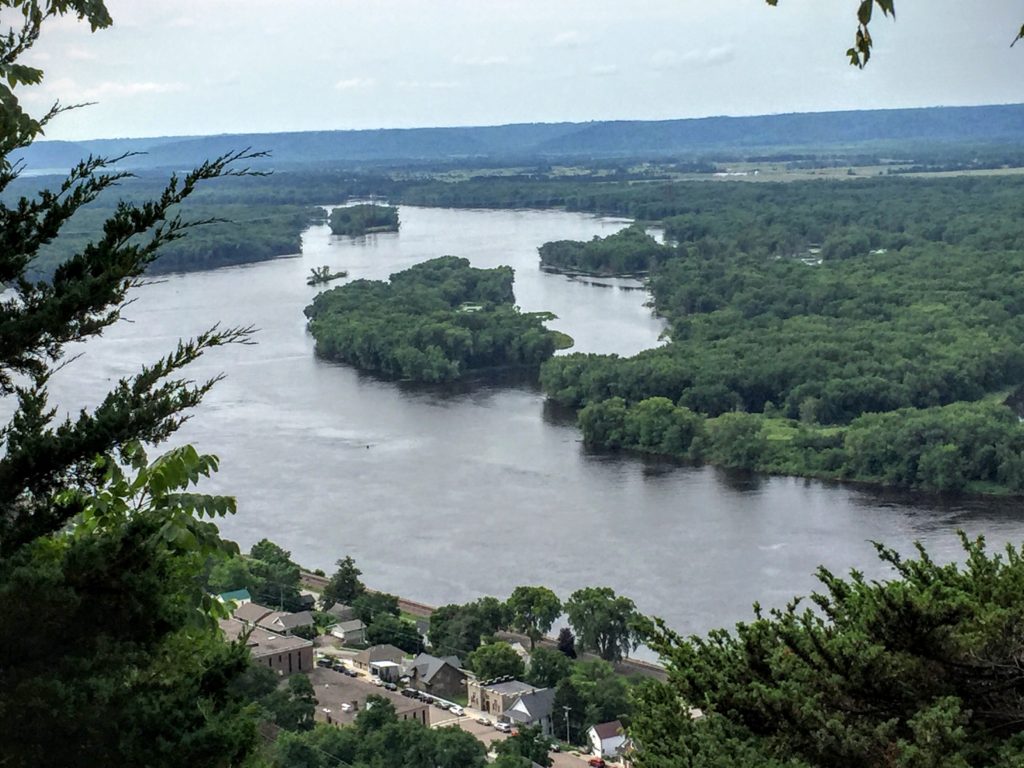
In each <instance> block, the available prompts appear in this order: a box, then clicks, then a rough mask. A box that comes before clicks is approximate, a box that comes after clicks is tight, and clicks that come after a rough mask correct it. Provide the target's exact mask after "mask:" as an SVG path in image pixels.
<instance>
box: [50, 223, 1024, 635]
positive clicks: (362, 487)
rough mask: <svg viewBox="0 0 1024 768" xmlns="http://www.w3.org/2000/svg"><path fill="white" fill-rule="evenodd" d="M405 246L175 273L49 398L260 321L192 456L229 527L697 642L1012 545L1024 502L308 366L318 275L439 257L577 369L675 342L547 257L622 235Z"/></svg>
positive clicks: (223, 360) (635, 294) (510, 229)
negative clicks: (503, 291) (705, 446)
mask: <svg viewBox="0 0 1024 768" xmlns="http://www.w3.org/2000/svg"><path fill="white" fill-rule="evenodd" d="M401 219H402V230H401V232H400V233H398V234H385V235H375V236H370V237H368V238H363V239H355V240H353V239H345V238H337V237H333V236H331V234H330V232H329V230H328V229H327V228H326V227H323V226H318V227H313V228H312V229H310V230H309V231H308V232H307V233H306V235H305V238H304V243H303V253H302V255H301V256H299V257H296V258H290V259H280V260H276V261H273V262H266V263H262V264H256V265H252V266H248V267H242V268H230V269H222V270H216V271H213V272H205V273H193V274H187V275H174V276H171V277H168V278H166V279H165V280H163V281H161V282H159V283H157V284H155V285H151V286H148V287H146V288H145V289H143V290H141V291H139V292H138V294H137V301H136V302H135V303H134V304H132V305H131V306H130V307H129V308H128V309H127V310H126V312H125V316H126V317H127V318H128V319H129V320H130V321H132V322H124V323H120V324H119V325H118V326H116V327H115V328H113V329H111V330H110V332H108V334H107V336H106V337H104V338H102V339H99V340H96V341H95V342H90V343H89V344H88V345H86V348H85V349H84V351H85V353H86V354H85V356H84V357H83V358H82V359H80V360H79V361H77V362H76V363H74V364H73V365H71V366H70V367H69V368H68V369H66V370H65V371H64V372H62V374H61V376H60V377H59V379H58V381H57V382H56V384H55V396H56V397H55V399H57V400H58V401H59V402H61V403H62V404H64V405H65V406H67V407H79V406H84V405H89V404H90V403H93V402H94V401H95V399H96V398H98V397H99V396H100V393H102V392H105V391H106V388H107V387H109V386H110V382H111V381H113V380H116V379H117V378H118V377H120V376H125V375H129V374H130V373H131V372H133V371H134V370H136V369H137V367H138V365H139V364H140V363H143V362H149V361H153V360H155V359H157V358H158V357H159V356H160V355H162V354H164V353H166V352H167V351H168V350H169V349H171V347H172V345H173V344H174V343H175V342H176V341H177V340H178V338H180V337H182V336H186V335H189V334H194V333H196V332H197V331H199V330H201V329H204V328H206V327H207V326H209V325H211V324H212V323H214V322H217V321H221V322H223V323H225V324H242V325H248V324H252V325H255V326H256V327H258V328H259V333H258V335H257V340H258V344H256V345H255V346H249V347H237V348H234V349H227V350H218V351H215V352H214V353H211V354H208V355H207V356H206V357H204V358H203V360H202V361H201V362H200V364H198V365H196V366H195V367H194V368H193V370H192V375H193V376H194V377H196V378H203V377H207V376H211V375H215V374H216V373H218V372H220V371H225V372H227V374H228V376H227V378H226V379H225V380H224V381H223V382H221V383H220V384H219V385H218V386H217V387H216V388H215V389H214V391H213V392H212V393H211V395H210V396H209V397H208V398H207V400H206V402H205V403H204V404H203V406H202V407H201V408H200V409H199V411H198V413H197V414H196V418H195V419H194V420H193V421H191V422H190V423H189V424H187V425H186V426H185V427H184V428H183V429H182V430H181V431H180V432H179V434H178V436H177V437H176V440H178V441H190V442H193V443H195V444H196V445H197V447H199V448H200V449H201V450H204V451H207V452H212V453H216V454H218V455H219V456H220V457H221V459H222V468H221V472H220V474H219V476H218V477H217V478H216V480H215V481H214V482H212V483H209V484H208V485H207V486H206V487H207V488H208V489H209V490H210V491H217V492H229V493H233V494H235V495H236V496H237V497H238V500H239V513H238V515H237V516H235V517H234V518H233V519H230V520H227V521H225V522H224V523H223V524H222V530H223V532H224V533H225V534H226V535H227V536H229V537H231V538H234V539H236V540H237V541H238V542H239V543H240V544H241V545H242V546H243V548H248V546H249V545H251V544H252V543H253V542H255V541H257V540H258V539H260V538H262V537H264V536H266V537H270V538H272V539H273V540H275V541H277V542H279V543H280V544H282V545H283V546H284V547H286V548H287V549H290V550H291V551H292V553H293V556H294V557H295V559H297V560H298V561H299V562H302V563H304V564H306V565H309V566H310V567H320V568H324V569H325V570H327V571H330V570H331V568H332V564H333V562H334V561H335V560H336V559H338V558H339V557H342V556H343V555H346V554H351V555H352V556H353V557H355V559H356V560H357V561H358V563H359V565H360V567H361V568H362V569H363V571H364V579H365V580H366V581H367V582H368V583H369V584H370V585H372V586H374V587H377V588H380V589H385V590H388V591H392V592H396V593H399V594H402V595H404V596H407V597H409V598H413V599H418V600H422V601H424V602H427V603H433V604H440V603H445V602H462V601H465V600H469V599H472V598H475V597H477V596H479V595H482V594H494V595H498V596H501V597H504V596H506V595H508V593H509V592H510V591H511V590H512V588H514V587H515V586H517V585H520V584H537V583H540V584H546V585H548V586H550V587H552V588H553V589H555V590H556V591H557V592H558V593H559V594H560V595H561V596H562V597H563V598H564V597H567V596H568V595H569V593H570V592H572V591H573V590H575V589H577V588H579V587H582V586H586V585H609V586H611V587H613V588H614V589H616V590H617V591H619V592H621V593H624V594H626V595H629V596H630V597H632V598H634V599H635V600H636V602H637V604H638V605H639V607H640V608H641V609H642V610H644V611H646V612H650V613H655V614H658V615H660V616H663V617H664V618H666V619H667V620H669V622H670V623H671V624H672V625H673V626H675V627H676V628H677V629H679V630H681V631H684V632H691V631H692V632H696V631H703V630H707V629H709V628H712V627H715V626H721V625H729V624H732V623H734V622H736V621H738V620H741V619H745V618H748V617H749V616H750V605H751V603H752V602H753V601H755V600H758V601H760V602H761V603H762V604H764V605H766V606H775V605H781V604H783V603H784V602H785V601H786V600H787V599H788V598H790V597H791V596H793V595H794V594H799V593H805V592H807V591H808V590H810V589H812V588H813V587H814V584H815V581H814V578H813V571H814V569H815V567H816V566H817V565H818V564H819V563H822V564H825V565H827V566H828V567H830V568H832V569H834V570H837V571H845V570H847V569H848V568H850V567H857V568H860V569H863V570H865V571H866V572H867V573H868V574H869V575H878V576H880V575H884V572H883V571H881V570H880V569H879V568H878V567H877V565H876V560H875V557H874V551H873V549H872V546H871V544H870V540H882V541H885V542H887V543H889V544H891V545H894V546H896V547H898V548H900V549H903V550H906V549H909V546H910V544H911V542H912V541H914V540H915V539H920V540H922V541H924V542H925V543H926V544H927V545H928V546H929V548H930V549H931V550H932V552H933V554H935V555H936V557H938V558H940V559H947V558H952V557H954V556H955V555H956V553H957V551H958V545H957V542H956V539H955V536H954V531H955V529H956V528H957V527H962V528H965V529H966V530H968V531H969V532H970V533H972V534H977V533H984V534H986V535H987V536H988V537H989V539H990V540H991V541H993V542H994V543H1001V542H1004V541H1009V540H1013V541H1016V540H1019V539H1020V538H1021V533H1022V531H1024V515H1022V514H1021V512H1020V510H1019V509H1018V507H1017V505H1016V504H996V503H980V502H970V503H956V502H952V503H943V502H941V501H940V500H935V499H926V500H923V501H922V500H917V501H916V502H915V501H914V500H912V499H910V498H909V497H899V496H895V497H885V496H880V495H877V494H873V493H867V492H862V491H858V490H855V489H851V488H846V487H838V486H828V485H825V484H822V483H818V482H811V481H804V480H798V479H790V478H761V477H754V478H751V477H743V476H735V475H730V474H727V473H724V472H722V471H719V470H716V469H713V468H691V467H679V466H675V465H672V464H666V463H657V462H643V461H640V460H636V459H631V458H624V457H609V456H594V455H588V454H587V453H585V452H584V450H583V448H582V446H581V444H580V441H579V433H578V431H577V430H576V428H575V427H574V426H573V425H572V423H571V422H566V420H565V419H564V418H559V417H556V416H554V415H552V414H550V413H549V409H546V408H545V404H544V398H543V397H542V395H541V393H540V392H539V391H538V390H537V389H536V387H534V386H532V385H530V384H528V383H526V384H524V383H519V384H513V385H504V386H499V385H495V384H490V385H484V384H478V385H470V386H465V385H461V386H459V387H456V388H448V389H440V388H416V387H409V386H405V385H401V384H396V383H391V382H385V381H380V380H377V379H374V378H372V377H368V376H364V375H360V374H358V373H356V372H355V371H354V370H352V369H350V368H347V367H345V366H341V365H335V364H332V363H327V362H323V361H320V360H317V359H315V358H314V356H313V354H312V349H313V344H312V340H311V338H310V337H309V336H308V335H307V333H306V331H305V321H304V318H303V315H302V308H303V307H304V306H305V305H306V304H308V303H309V301H310V300H311V299H312V297H313V296H314V295H315V292H316V289H314V288H309V287H307V286H306V285H305V278H306V276H307V274H308V273H309V268H310V267H312V266H319V265H321V264H328V265H330V266H331V268H332V269H347V270H349V274H350V278H360V277H369V278H383V277H386V276H387V275H388V274H390V273H391V272H394V271H397V270H400V269H404V268H406V267H408V266H410V265H412V264H415V263H417V262H419V261H423V260H424V259H427V258H432V257H435V256H439V255H443V254H454V255H457V256H465V257H468V258H470V259H471V261H472V262H473V264H474V265H475V266H481V267H490V266H496V265H498V264H509V265H511V266H513V267H515V269H516V283H515V290H516V297H517V301H518V302H519V304H520V306H522V308H523V309H525V310H551V311H553V312H555V313H556V314H557V315H558V316H559V320H558V321H557V322H555V323H553V326H554V327H556V328H558V329H559V330H563V331H565V332H567V333H569V334H570V335H571V336H573V337H574V338H575V339H576V342H577V346H576V348H577V349H578V350H582V351H586V352H614V353H618V354H623V355H626V354H632V353H634V352H637V351H639V350H641V349H645V348H647V347H651V346H654V345H656V344H658V343H659V342H658V336H659V334H660V332H661V331H662V329H663V324H662V323H661V322H660V321H659V320H657V319H656V318H654V317H652V316H651V313H650V310H649V309H648V308H646V307H645V306H644V304H645V302H646V301H647V300H648V298H649V297H648V296H647V294H646V293H645V292H643V291H638V290H630V288H631V287H635V286H633V285H631V284H629V283H628V282H618V283H617V282H616V281H603V280H602V281H597V282H598V283H602V285H592V284H587V283H585V282H582V281H574V280H570V279H568V278H566V277H563V276H559V275H550V274H544V273H541V272H540V271H539V270H538V269H537V264H538V262H537V252H536V249H537V246H539V245H541V244H542V243H544V242H545V241H548V240H553V239H565V238H571V239H589V238H590V237H592V236H594V235H607V234H610V233H612V232H613V231H615V230H617V229H619V228H621V227H622V226H623V222H622V221H619V220H611V219H597V218H593V217H589V216H584V215H579V214H572V213H561V212H532V211H531V212H526V211H451V210H440V209H428V208H409V207H403V208H402V209H401Z"/></svg>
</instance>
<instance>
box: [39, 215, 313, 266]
mask: <svg viewBox="0 0 1024 768" xmlns="http://www.w3.org/2000/svg"><path fill="white" fill-rule="evenodd" d="M177 212H178V213H180V214H181V216H182V217H183V218H184V219H186V220H188V221H205V222H209V223H208V224H204V225H203V226H200V227H196V228H194V229H193V230H192V231H191V232H190V234H189V236H188V237H187V238H182V239H180V240H175V241H174V242H171V243H168V244H166V246H164V247H163V248H161V250H160V254H159V256H158V257H157V258H156V259H155V260H154V261H153V262H152V263H151V264H150V265H149V266H148V267H147V270H146V271H147V272H148V273H150V274H165V273H168V272H194V271H198V270H204V269H216V268H217V267H227V266H234V265H237V264H249V263H252V262H257V261H267V260H269V259H273V258H275V257H277V256H284V255H289V254H296V253H299V251H300V250H301V249H302V238H301V234H302V231H303V230H304V229H306V228H307V227H308V226H309V225H310V224H312V223H314V222H316V221H322V220H323V218H324V212H323V209H321V208H315V207H311V206H301V205H291V204H282V205H276V204H238V203H231V204H214V203H194V202H189V203H188V204H187V205H183V206H181V207H180V208H179V209H178V211H177ZM110 213H111V209H110V208H109V207H108V206H101V205H96V206H91V207H88V208H84V209H83V210H80V211H79V212H78V213H77V214H76V215H75V217H74V218H73V219H72V220H71V221H70V222H69V223H68V225H67V226H66V227H65V228H64V229H63V230H62V231H61V234H60V237H59V238H57V239H56V240H54V241H53V242H52V243H49V244H47V245H46V246H45V247H44V248H42V249H41V250H40V253H39V256H38V258H37V259H35V260H34V261H33V263H32V265H31V270H32V273H33V275H35V276H38V277H45V278H48V277H49V276H51V275H52V274H53V273H54V271H55V270H56V268H57V267H58V265H60V264H61V263H62V262H64V261H65V260H66V259H67V258H68V257H70V256H71V255H73V254H74V253H76V252H78V251H80V250H81V249H82V248H84V247H85V246H86V244H87V243H89V242H91V241H94V240H96V239H98V238H99V237H100V236H101V234H102V229H103V223H104V222H105V221H106V219H107V218H108V217H109V216H110Z"/></svg>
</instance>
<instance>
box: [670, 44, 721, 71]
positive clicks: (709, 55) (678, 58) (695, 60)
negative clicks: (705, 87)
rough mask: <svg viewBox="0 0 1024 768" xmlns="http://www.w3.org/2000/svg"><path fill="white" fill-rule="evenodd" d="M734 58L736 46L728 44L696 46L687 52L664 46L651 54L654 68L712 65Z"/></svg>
mask: <svg viewBox="0 0 1024 768" xmlns="http://www.w3.org/2000/svg"><path fill="white" fill-rule="evenodd" d="M734 58H736V48H735V46H732V45H728V44H727V45H716V46H713V47H711V48H694V49H691V50H689V51H686V52H685V53H680V52H679V51H673V50H669V49H664V48H663V49H662V50H660V51H656V52H655V53H654V54H653V55H652V56H651V59H650V62H651V66H652V67H653V68H654V69H675V68H677V67H682V66H686V65H690V66H694V65H696V66H705V67H712V66H716V65H718V64H724V63H726V62H728V61H732V60H733V59H734Z"/></svg>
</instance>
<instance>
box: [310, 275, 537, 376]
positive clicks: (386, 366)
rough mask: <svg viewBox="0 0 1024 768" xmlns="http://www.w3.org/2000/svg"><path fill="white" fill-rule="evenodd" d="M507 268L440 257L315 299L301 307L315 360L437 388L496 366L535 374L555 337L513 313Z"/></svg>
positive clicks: (533, 317) (529, 316)
mask: <svg viewBox="0 0 1024 768" xmlns="http://www.w3.org/2000/svg"><path fill="white" fill-rule="evenodd" d="M512 278H513V273H512V269H511V268H509V267H498V268H496V269H474V268H473V267H470V266H469V262H468V261H467V260H466V259H459V258H456V257H454V256H442V257H440V258H437V259H431V260H430V261H426V262H423V263H422V264H417V265H416V266H414V267H411V268H410V269H407V270H405V271H403V272H398V273H396V274H393V275H391V282H390V284H389V283H383V282H380V281H372V280H356V281H354V282H351V283H348V284H347V285H343V286H340V287H338V288H334V289H332V290H330V291H326V292H324V293H321V294H320V295H319V296H317V297H316V299H315V300H314V301H313V304H311V305H310V306H308V307H306V316H307V317H308V318H309V329H310V332H311V333H312V334H313V337H314V338H315V339H316V351H317V354H319V355H321V356H323V357H326V358H328V359H332V360H340V361H342V362H346V363H350V364H352V365H356V366H358V367H359V368H362V369H365V370H369V371H375V372H377V373H381V374H383V375H385V376H389V377H395V378H404V379H412V380H414V381H424V382H441V381H452V380H455V379H458V378H460V377H461V376H463V375H464V374H465V373H467V372H469V371H472V370H476V369H482V368H494V367H498V366H503V367H504V366H525V367H535V366H538V365H540V364H541V363H542V362H543V361H544V360H546V359H547V358H549V357H551V355H552V354H553V353H554V351H555V347H556V338H557V337H556V334H555V333H554V332H552V331H549V330H547V329H546V328H545V327H544V320H547V319H551V315H549V314H545V313H522V312H520V311H519V310H518V308H517V307H515V306H513V300H514V299H513V294H512Z"/></svg>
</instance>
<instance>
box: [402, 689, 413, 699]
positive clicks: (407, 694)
mask: <svg viewBox="0 0 1024 768" xmlns="http://www.w3.org/2000/svg"><path fill="white" fill-rule="evenodd" d="M402 695H403V696H405V697H406V698H407V699H415V698H416V691H414V690H413V689H412V688H403V689H402Z"/></svg>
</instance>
